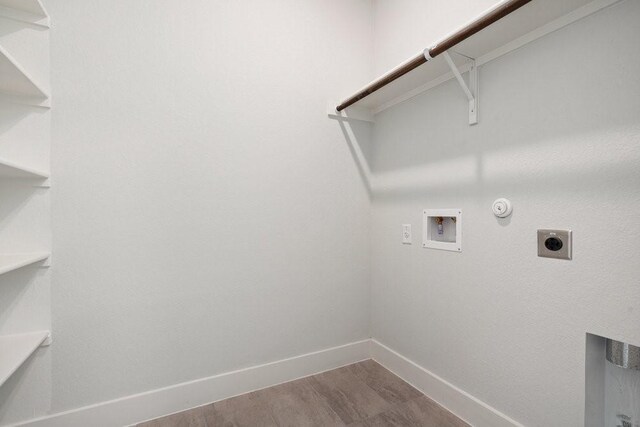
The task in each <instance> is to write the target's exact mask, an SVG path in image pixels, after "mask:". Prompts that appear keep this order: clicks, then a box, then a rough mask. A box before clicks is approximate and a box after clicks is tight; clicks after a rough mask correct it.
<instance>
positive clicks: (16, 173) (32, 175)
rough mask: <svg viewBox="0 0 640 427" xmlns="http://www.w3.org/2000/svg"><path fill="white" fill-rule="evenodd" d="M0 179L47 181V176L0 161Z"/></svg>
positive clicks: (40, 172)
mask: <svg viewBox="0 0 640 427" xmlns="http://www.w3.org/2000/svg"><path fill="white" fill-rule="evenodd" d="M0 178H26V179H47V178H49V174H48V173H46V172H42V171H38V170H35V169H32V168H29V167H25V166H20V165H17V164H15V163H13V162H10V161H8V160H4V159H0Z"/></svg>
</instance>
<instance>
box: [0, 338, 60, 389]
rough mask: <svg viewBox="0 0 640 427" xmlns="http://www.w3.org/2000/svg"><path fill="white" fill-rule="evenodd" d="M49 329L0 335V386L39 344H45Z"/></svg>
mask: <svg viewBox="0 0 640 427" xmlns="http://www.w3.org/2000/svg"><path fill="white" fill-rule="evenodd" d="M49 335H50V334H49V331H39V332H30V333H27V334H19V335H5V336H0V386H2V385H3V384H4V383H5V382H6V381H7V380H8V379H9V377H11V375H13V373H14V372H15V371H17V370H18V368H19V367H20V366H21V365H22V364H23V363H24V362H25V361H26V360H27V359H29V356H31V355H32V354H33V352H34V351H36V349H37V348H38V347H40V346H41V345H46V344H47V340H48V338H49Z"/></svg>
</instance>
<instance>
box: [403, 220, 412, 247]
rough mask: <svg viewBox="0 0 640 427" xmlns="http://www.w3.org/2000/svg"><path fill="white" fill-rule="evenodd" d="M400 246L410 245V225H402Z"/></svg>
mask: <svg viewBox="0 0 640 427" xmlns="http://www.w3.org/2000/svg"><path fill="white" fill-rule="evenodd" d="M402 244H404V245H410V244H411V224H402Z"/></svg>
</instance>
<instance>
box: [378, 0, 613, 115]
mask: <svg viewBox="0 0 640 427" xmlns="http://www.w3.org/2000/svg"><path fill="white" fill-rule="evenodd" d="M620 1H622V0H594V1H592V2H591V3H587V4H586V5H584V6H582V7H580V8H578V9H576V10H574V11H572V12H569V13H568V14H566V15H564V16H562V17H560V18H558V19H556V20H554V21H551V22H549V23H548V24H546V25H543V26H542V27H539V28H536V29H535V30H533V31H531V32H529V33H527V34H525V35H523V36H521V37H518V38H517V39H515V40H512V41H510V42H509V43H507V44H505V45H503V46H500V47H498V48H497V49H494V50H492V51H491V52H489V53H486V54H484V55H482V56H481V57H479V58H477V59H476V67H479V66H481V65H484V64H486V63H488V62H490V61H493V60H494V59H497V58H500V57H501V56H504V55H506V54H508V53H509V52H512V51H514V50H516V49H519V48H521V47H522V46H524V45H526V44H529V43H531V42H533V41H535V40H537V39H539V38H542V37H544V36H546V35H547V34H550V33H553V32H554V31H557V30H559V29H561V28H563V27H566V26H568V25H570V24H573V23H574V22H576V21H579V20H580V19H582V18H586V17H587V16H589V15H593V14H594V13H596V12H598V11H600V10H602V9H604V8H607V7H609V6H611V5H614V4H616V3H618V2H620ZM435 46H437V44H436V45H434V46H433V47H435ZM433 47H431V48H433ZM454 49H455V46H454ZM469 68H470V66H469V64H465V65H463V66H460V67H458V69H459V71H460V73H464V72H466V71H468V70H469ZM453 78H455V75H454V74H453V73H447V74H443V75H442V76H439V77H437V78H435V79H433V80H431V81H430V82H427V83H425V84H423V85H422V86H419V87H417V88H415V89H412V90H410V91H408V92H406V93H404V94H402V95H400V96H398V97H396V98H394V99H392V100H390V101H387V102H385V103H384V104H382V105H380V106H378V107H377V108H374V109H372V112H373V114H374V115H376V114H378V113H381V112H382V111H384V110H386V109H388V108H391V107H393V106H395V105H398V104H400V103H402V102H405V101H407V100H409V99H411V98H414V97H416V96H417V95H420V94H421V93H423V92H426V91H428V90H429V89H432V88H434V87H436V86H439V85H441V84H443V83H445V82H447V81H449V80H451V79H453Z"/></svg>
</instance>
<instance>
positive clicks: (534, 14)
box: [329, 0, 620, 118]
mask: <svg viewBox="0 0 640 427" xmlns="http://www.w3.org/2000/svg"><path fill="white" fill-rule="evenodd" d="M618 1H620V0H595V1H591V0H560V1H559V0H533V1H531V2H530V3H528V4H526V5H524V6H523V7H521V8H520V9H518V10H516V11H514V12H513V13H511V14H509V15H507V16H505V17H504V18H502V19H500V20H498V21H497V22H495V23H493V24H491V25H490V26H488V27H487V28H485V29H483V30H481V31H480V32H478V33H477V34H475V35H473V36H471V37H470V38H468V39H466V40H464V41H463V42H461V43H459V44H458V45H456V46H455V47H453V48H452V49H451V51H454V52H458V53H461V54H464V55H465V56H468V57H471V58H475V60H476V66H479V65H482V64H484V63H487V62H489V61H491V60H493V59H495V58H498V57H500V56H502V55H504V54H506V53H508V52H511V51H513V50H515V49H517V48H519V47H521V46H523V45H525V44H527V43H529V42H531V41H533V40H536V39H538V38H540V37H542V36H544V35H546V34H549V33H551V32H553V31H556V30H558V29H560V28H562V27H564V26H566V25H569V24H571V23H572V22H575V21H577V20H579V19H581V18H584V17H586V16H588V15H591V14H593V13H595V12H597V11H598V10H600V9H603V8H605V7H607V6H610V5H612V4H614V3H617V2H618ZM452 33H453V32H452ZM444 38H446V37H443V39H444ZM436 45H437V43H436ZM425 47H432V46H425ZM451 58H452V59H453V61H454V62H455V64H456V65H457V66H458V68H459V69H460V71H462V72H465V71H468V65H467V64H466V63H467V62H468V59H466V58H464V57H463V56H460V55H456V54H454V53H452V54H451ZM391 71H392V70H391ZM391 71H390V72H391ZM452 78H454V75H453V73H451V70H450V68H449V66H448V65H447V63H446V61H445V59H444V57H443V56H442V55H439V56H437V57H436V58H434V59H431V60H429V61H428V62H427V63H426V64H423V65H421V66H419V67H417V68H416V69H414V70H412V71H410V72H409V73H407V74H405V75H404V76H402V77H400V78H399V79H397V80H395V81H394V82H392V83H390V84H388V85H387V86H385V87H383V88H381V89H380V90H378V91H376V92H374V93H373V94H371V95H369V96H367V97H365V98H363V99H361V100H360V101H358V102H356V103H355V104H354V105H353V106H354V107H356V108H355V109H354V108H353V107H349V108H347V109H346V111H347V114H343V116H349V114H348V111H349V109H352V111H351V116H352V117H354V118H357V117H356V116H357V115H358V114H362V113H359V112H358V110H362V111H364V112H367V111H368V112H370V113H373V114H376V113H379V112H380V111H383V110H385V109H387V108H389V107H391V106H393V105H396V104H398V103H400V102H403V101H405V100H407V99H410V98H412V97H414V96H416V95H418V94H419V93H422V92H424V91H426V90H428V89H430V88H432V87H434V86H436V85H438V84H441V83H443V82H445V81H447V80H449V79H452ZM345 98H346V97H345ZM336 105H337V104H336ZM334 107H335V106H334ZM329 115H330V116H331V115H339V113H335V109H334V112H333V114H329Z"/></svg>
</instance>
